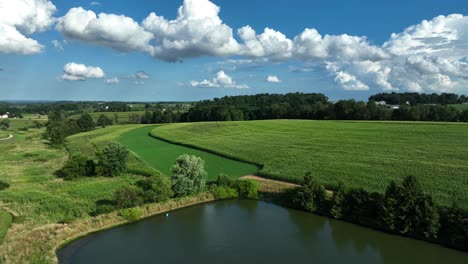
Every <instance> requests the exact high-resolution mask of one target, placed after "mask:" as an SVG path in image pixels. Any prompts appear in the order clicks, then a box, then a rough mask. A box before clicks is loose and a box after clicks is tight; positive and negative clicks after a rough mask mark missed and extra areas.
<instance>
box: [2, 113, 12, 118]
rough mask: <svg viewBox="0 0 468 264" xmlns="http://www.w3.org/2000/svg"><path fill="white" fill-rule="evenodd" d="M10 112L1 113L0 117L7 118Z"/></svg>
mask: <svg viewBox="0 0 468 264" xmlns="http://www.w3.org/2000/svg"><path fill="white" fill-rule="evenodd" d="M9 114H10V113H6V114H3V115H0V119H7V118H8V117H9V116H8V115H9Z"/></svg>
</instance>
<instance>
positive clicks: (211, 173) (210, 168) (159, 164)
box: [119, 126, 257, 180]
mask: <svg viewBox="0 0 468 264" xmlns="http://www.w3.org/2000/svg"><path fill="white" fill-rule="evenodd" d="M154 127H155V126H150V127H143V128H138V129H135V130H131V131H129V132H127V133H125V134H123V135H122V136H121V137H120V138H119V142H120V143H122V144H123V145H125V146H127V147H128V148H129V149H130V150H132V151H133V152H135V153H136V154H137V155H138V156H140V157H141V158H143V159H144V160H146V161H147V162H148V163H149V164H151V166H153V167H154V168H156V169H157V170H159V171H161V172H163V173H164V174H165V175H171V166H172V165H173V164H174V163H175V160H176V159H177V157H178V156H180V155H182V154H189V155H195V156H198V157H201V158H202V159H203V160H205V162H206V164H205V169H206V171H207V173H208V180H215V179H216V178H217V176H218V175H219V174H220V173H225V174H228V175H230V176H231V177H234V178H238V177H241V176H245V175H248V174H252V173H255V172H256V171H257V166H255V165H251V164H247V163H243V162H238V161H234V160H231V159H226V158H223V157H220V156H218V155H214V154H211V153H207V152H204V151H200V150H196V149H192V148H187V147H183V146H178V145H174V144H170V143H167V142H165V141H162V140H159V139H155V138H153V137H150V136H149V135H148V134H149V133H150V131H151V130H153V129H154Z"/></svg>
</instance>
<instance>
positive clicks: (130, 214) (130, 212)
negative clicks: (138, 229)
mask: <svg viewBox="0 0 468 264" xmlns="http://www.w3.org/2000/svg"><path fill="white" fill-rule="evenodd" d="M119 215H120V216H121V217H122V218H123V219H125V220H127V221H128V222H134V221H136V220H138V219H140V218H141V216H142V215H143V212H142V211H141V209H140V208H128V209H123V210H122V211H120V212H119Z"/></svg>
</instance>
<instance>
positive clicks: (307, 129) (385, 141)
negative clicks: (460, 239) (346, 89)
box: [152, 120, 468, 208]
mask: <svg viewBox="0 0 468 264" xmlns="http://www.w3.org/2000/svg"><path fill="white" fill-rule="evenodd" d="M152 134H153V135H154V136H156V137H160V138H163V139H165V140H169V141H172V142H175V143H179V144H184V145H191V146H194V147H197V148H201V149H207V150H210V151H214V152H217V153H219V154H221V155H224V156H228V157H235V158H237V159H241V160H246V161H250V162H254V163H257V164H261V165H263V168H262V169H261V171H260V174H261V175H263V176H267V177H270V178H274V179H280V180H285V181H290V182H299V181H300V180H301V179H302V177H303V176H304V175H305V174H306V173H307V172H312V173H313V175H314V177H315V178H316V179H317V180H318V181H319V182H320V183H322V184H324V185H326V186H327V187H328V188H332V187H333V186H335V185H336V184H337V183H338V182H340V181H343V182H344V183H346V184H347V185H348V186H350V187H358V188H359V187H362V188H365V189H366V190H369V191H378V192H383V191H384V189H385V187H386V186H387V185H388V183H389V182H390V181H391V180H397V181H401V180H402V179H403V178H404V177H406V176H408V175H413V176H416V177H418V178H419V179H420V181H421V183H422V184H423V186H424V188H425V190H426V191H427V192H428V193H430V194H432V195H433V196H434V198H435V200H436V202H437V203H439V204H442V205H450V204H451V203H452V202H453V201H458V202H459V203H460V205H462V206H464V207H465V208H468V192H467V191H466V190H468V136H467V135H468V125H467V124H456V123H423V122H345V121H305V120H268V121H249V122H205V123H181V124H171V125H166V126H161V127H158V128H156V129H154V130H153V131H152Z"/></svg>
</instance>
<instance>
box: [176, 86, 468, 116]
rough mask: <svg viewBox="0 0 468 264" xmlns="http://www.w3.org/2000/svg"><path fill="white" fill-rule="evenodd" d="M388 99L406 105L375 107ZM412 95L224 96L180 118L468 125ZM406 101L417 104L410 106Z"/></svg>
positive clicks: (198, 105) (450, 109)
mask: <svg viewBox="0 0 468 264" xmlns="http://www.w3.org/2000/svg"><path fill="white" fill-rule="evenodd" d="M387 95H390V96H395V97H398V98H399V99H398V102H399V103H401V102H402V101H404V103H403V104H401V105H400V106H399V107H398V109H393V108H392V107H389V106H388V105H381V104H377V103H376V100H375V99H385V98H387V97H386V96H387ZM409 95H410V94H379V95H378V96H371V97H370V100H369V101H368V102H363V101H356V100H339V101H337V102H330V101H329V100H328V98H327V97H326V96H325V95H323V94H315V93H312V94H304V93H289V94H284V95H281V94H257V95H246V96H225V97H222V98H215V99H213V100H205V101H201V102H198V103H196V104H195V105H194V106H193V107H192V108H190V109H189V111H188V112H186V113H183V114H182V115H181V119H180V121H182V122H198V121H242V120H262V119H316V120H405V121H448V122H458V121H461V122H468V109H466V110H463V111H460V110H458V109H456V108H455V107H452V106H450V105H443V104H436V105H433V104H422V103H420V101H424V100H419V101H418V100H413V99H409ZM411 95H412V94H411ZM420 96H421V98H424V97H425V96H426V95H424V94H421V95H420ZM430 96H433V95H430ZM435 96H436V98H437V99H435V100H436V101H437V102H444V103H447V102H451V101H450V100H452V99H450V100H448V99H444V98H452V97H455V98H456V99H455V101H458V100H460V98H463V100H465V99H466V97H464V96H457V95H452V94H441V95H435ZM402 98H404V100H403V99H402ZM395 100H396V99H395ZM405 100H409V101H414V102H417V103H415V104H411V103H410V105H407V104H406V101H405ZM391 102H393V101H391Z"/></svg>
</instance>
